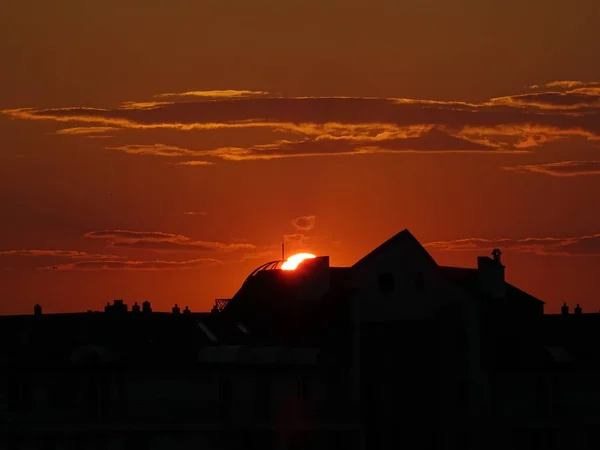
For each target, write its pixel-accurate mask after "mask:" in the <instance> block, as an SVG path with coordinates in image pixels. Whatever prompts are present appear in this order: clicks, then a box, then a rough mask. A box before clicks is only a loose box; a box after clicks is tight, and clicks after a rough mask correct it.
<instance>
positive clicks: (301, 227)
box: [290, 216, 317, 231]
mask: <svg viewBox="0 0 600 450" xmlns="http://www.w3.org/2000/svg"><path fill="white" fill-rule="evenodd" d="M316 222H317V216H301V217H296V218H295V219H292V220H291V221H290V223H291V224H292V225H293V226H294V228H296V230H298V231H310V230H312V229H313V228H314V227H315V225H316Z"/></svg>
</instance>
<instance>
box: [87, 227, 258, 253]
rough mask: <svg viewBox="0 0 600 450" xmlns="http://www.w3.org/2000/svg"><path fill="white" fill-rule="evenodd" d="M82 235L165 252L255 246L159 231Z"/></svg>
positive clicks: (125, 245)
mask: <svg viewBox="0 0 600 450" xmlns="http://www.w3.org/2000/svg"><path fill="white" fill-rule="evenodd" d="M84 237H86V238H88V239H102V240H104V241H106V242H107V243H108V245H110V246H112V247H120V248H130V249H138V250H153V251H165V252H180V251H196V252H211V251H212V252H233V251H238V250H254V249H255V248H256V246H255V245H253V244H246V243H234V244H224V243H222V242H206V241H197V240H193V239H190V238H189V237H187V236H183V235H180V234H172V233H163V232H159V231H151V232H146V231H129V230H104V231H92V232H89V233H86V234H85V235H84Z"/></svg>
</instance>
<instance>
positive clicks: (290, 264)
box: [281, 253, 316, 270]
mask: <svg viewBox="0 0 600 450" xmlns="http://www.w3.org/2000/svg"><path fill="white" fill-rule="evenodd" d="M311 258H316V256H315V255H313V254H312V253H297V254H295V255H292V256H290V257H289V258H288V259H287V261H285V262H284V263H283V264H282V265H281V270H294V269H295V268H296V267H298V265H299V264H300V263H301V262H302V261H304V260H305V259H311Z"/></svg>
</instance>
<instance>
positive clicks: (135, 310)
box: [131, 302, 140, 313]
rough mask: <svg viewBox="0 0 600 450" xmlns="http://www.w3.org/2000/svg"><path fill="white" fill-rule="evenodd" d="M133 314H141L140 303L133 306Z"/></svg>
mask: <svg viewBox="0 0 600 450" xmlns="http://www.w3.org/2000/svg"><path fill="white" fill-rule="evenodd" d="M131 312H134V313H139V312H140V305H138V302H135V303H134V304H133V306H132V307H131Z"/></svg>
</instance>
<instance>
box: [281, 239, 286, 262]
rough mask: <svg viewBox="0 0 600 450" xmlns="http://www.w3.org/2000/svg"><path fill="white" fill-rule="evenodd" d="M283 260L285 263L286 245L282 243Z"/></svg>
mask: <svg viewBox="0 0 600 450" xmlns="http://www.w3.org/2000/svg"><path fill="white" fill-rule="evenodd" d="M281 260H282V261H285V244H284V243H283V242H282V243H281Z"/></svg>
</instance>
